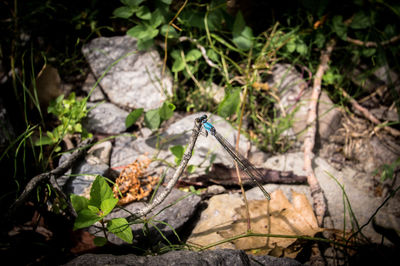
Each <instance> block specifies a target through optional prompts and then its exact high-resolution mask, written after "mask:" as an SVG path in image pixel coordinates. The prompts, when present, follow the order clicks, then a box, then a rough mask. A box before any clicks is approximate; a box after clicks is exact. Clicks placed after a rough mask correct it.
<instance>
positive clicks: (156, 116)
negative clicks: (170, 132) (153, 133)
mask: <svg viewBox="0 0 400 266" xmlns="http://www.w3.org/2000/svg"><path fill="white" fill-rule="evenodd" d="M175 108H176V107H175V105H174V104H172V103H170V102H168V101H166V102H164V103H163V105H162V106H161V107H160V108H156V109H152V110H149V111H147V112H146V114H145V115H144V122H145V124H146V126H147V127H148V128H150V129H151V130H155V129H157V128H159V126H160V125H161V123H162V122H163V121H165V120H168V119H169V118H171V117H172V115H173V114H174V110H175Z"/></svg>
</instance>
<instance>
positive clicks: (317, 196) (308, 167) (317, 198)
mask: <svg viewBox="0 0 400 266" xmlns="http://www.w3.org/2000/svg"><path fill="white" fill-rule="evenodd" d="M334 46H335V41H334V40H332V41H330V42H329V43H328V45H327V47H326V51H323V52H322V54H321V59H320V60H321V63H320V65H319V66H318V70H317V73H316V75H315V77H314V84H313V91H312V95H311V101H310V104H309V108H308V117H307V125H308V126H309V127H308V129H307V134H306V137H305V139H304V169H305V171H306V173H307V181H308V184H309V186H310V190H311V196H312V198H313V205H314V210H315V214H316V216H317V221H318V225H319V226H320V227H322V225H323V219H324V216H325V213H326V210H327V206H326V202H325V197H324V193H323V191H322V189H321V186H320V185H319V182H318V180H317V178H316V177H315V173H314V170H313V168H312V159H313V157H314V154H313V152H312V150H313V148H314V144H315V135H316V120H317V107H318V99H319V96H320V94H321V81H322V76H323V75H324V73H325V71H326V69H327V68H328V62H329V59H330V55H331V53H332V50H333V47H334Z"/></svg>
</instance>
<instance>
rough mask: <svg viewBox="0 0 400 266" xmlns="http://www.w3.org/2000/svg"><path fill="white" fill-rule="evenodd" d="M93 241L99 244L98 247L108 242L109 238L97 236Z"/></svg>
mask: <svg viewBox="0 0 400 266" xmlns="http://www.w3.org/2000/svg"><path fill="white" fill-rule="evenodd" d="M93 243H94V244H95V245H96V246H97V247H102V246H104V245H105V244H106V243H107V238H105V237H95V238H94V239H93Z"/></svg>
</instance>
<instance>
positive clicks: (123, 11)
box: [113, 6, 135, 19]
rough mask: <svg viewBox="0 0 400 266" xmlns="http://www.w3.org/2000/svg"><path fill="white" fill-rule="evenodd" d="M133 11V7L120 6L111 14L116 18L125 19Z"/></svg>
mask: <svg viewBox="0 0 400 266" xmlns="http://www.w3.org/2000/svg"><path fill="white" fill-rule="evenodd" d="M134 12H135V9H133V8H131V7H128V6H121V7H118V8H117V9H115V10H114V12H113V15H114V16H115V17H117V18H125V19H127V18H130V17H131V16H132V15H133V13H134Z"/></svg>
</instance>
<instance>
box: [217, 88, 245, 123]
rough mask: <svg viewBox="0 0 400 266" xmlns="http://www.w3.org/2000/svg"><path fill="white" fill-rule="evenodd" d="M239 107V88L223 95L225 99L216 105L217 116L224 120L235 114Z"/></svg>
mask: <svg viewBox="0 0 400 266" xmlns="http://www.w3.org/2000/svg"><path fill="white" fill-rule="evenodd" d="M239 105H240V88H237V89H235V90H233V91H231V92H230V93H227V94H225V98H224V99H223V100H222V102H221V103H220V104H219V105H218V114H219V115H220V116H222V117H224V118H226V117H229V116H231V115H233V114H235V113H236V112H237V110H238V108H239Z"/></svg>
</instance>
